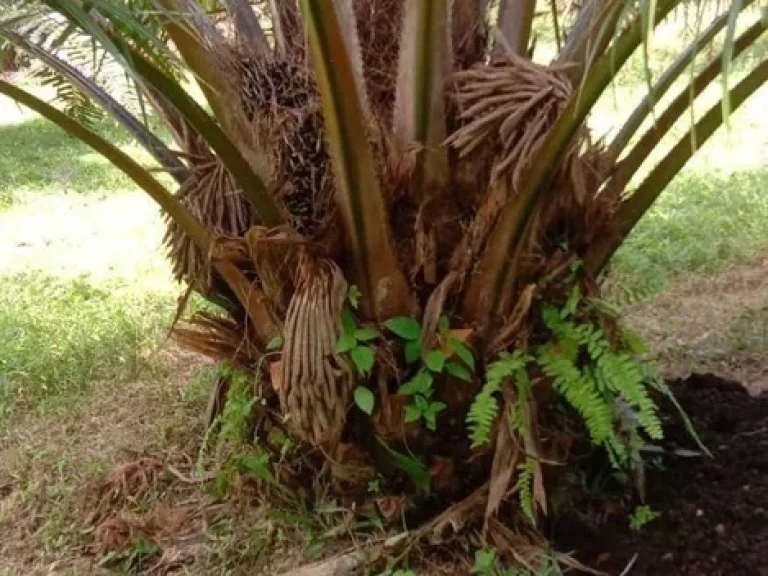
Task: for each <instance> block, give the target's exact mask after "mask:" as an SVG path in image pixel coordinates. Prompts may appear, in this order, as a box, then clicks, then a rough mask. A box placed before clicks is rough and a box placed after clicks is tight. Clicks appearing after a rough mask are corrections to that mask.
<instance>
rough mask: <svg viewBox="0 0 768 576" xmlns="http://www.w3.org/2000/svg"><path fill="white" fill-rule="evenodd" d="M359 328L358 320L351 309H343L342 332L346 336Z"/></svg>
mask: <svg viewBox="0 0 768 576" xmlns="http://www.w3.org/2000/svg"><path fill="white" fill-rule="evenodd" d="M355 328H357V320H355V315H354V314H352V311H351V310H350V309H349V308H342V309H341V331H342V332H343V333H344V334H353V333H354V332H355Z"/></svg>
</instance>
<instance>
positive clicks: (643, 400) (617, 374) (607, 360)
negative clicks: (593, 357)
mask: <svg viewBox="0 0 768 576" xmlns="http://www.w3.org/2000/svg"><path fill="white" fill-rule="evenodd" d="M596 374H597V381H598V382H599V383H600V382H602V383H603V385H604V386H606V387H607V388H608V389H609V390H611V391H612V392H614V393H615V394H617V395H619V397H620V398H622V399H623V400H624V401H625V402H627V403H628V404H629V405H630V406H632V407H633V408H634V409H635V410H636V417H637V421H638V423H639V424H640V426H641V427H642V428H643V430H645V432H646V434H648V436H649V437H650V438H652V439H654V440H661V438H663V436H664V432H663V430H662V428H661V420H660V419H659V416H658V409H657V407H656V404H655V403H654V402H653V400H651V397H650V396H649V395H648V390H647V388H646V383H645V381H644V380H643V375H642V373H641V372H640V370H639V369H638V366H637V364H636V363H635V361H633V360H632V359H631V358H630V357H629V356H626V355H624V354H614V353H612V352H606V353H604V354H603V355H602V356H600V358H599V359H598V361H597V372H596Z"/></svg>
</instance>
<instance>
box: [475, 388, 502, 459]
mask: <svg viewBox="0 0 768 576" xmlns="http://www.w3.org/2000/svg"><path fill="white" fill-rule="evenodd" d="M500 390H501V383H500V382H497V381H493V380H488V381H486V383H485V385H483V388H482V389H481V390H480V392H479V393H478V395H477V396H475V400H474V401H473V402H472V406H470V408H469V413H468V414H467V426H468V427H469V438H470V440H472V448H477V447H478V446H482V445H484V444H487V443H488V442H490V441H491V428H492V427H493V422H494V420H496V416H497V415H498V413H499V401H498V400H497V399H496V396H495V394H496V392H499V391H500Z"/></svg>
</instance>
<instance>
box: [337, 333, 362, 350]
mask: <svg viewBox="0 0 768 576" xmlns="http://www.w3.org/2000/svg"><path fill="white" fill-rule="evenodd" d="M355 346H357V340H355V336H354V335H353V334H352V333H350V332H344V334H342V335H341V338H339V341H338V342H336V353H337V354H344V352H349V351H350V350H352V348H354V347H355Z"/></svg>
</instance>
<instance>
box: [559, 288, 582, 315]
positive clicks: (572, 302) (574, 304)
mask: <svg viewBox="0 0 768 576" xmlns="http://www.w3.org/2000/svg"><path fill="white" fill-rule="evenodd" d="M580 302H581V288H579V287H578V286H574V287H573V290H571V293H570V295H569V296H568V301H567V302H566V303H565V306H563V309H562V310H561V311H560V318H562V319H563V320H565V319H566V318H568V317H570V316H571V315H572V314H573V313H574V312H576V308H578V306H579V303H580Z"/></svg>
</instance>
